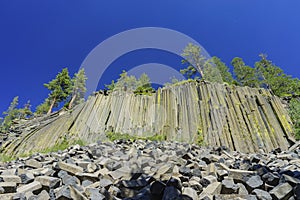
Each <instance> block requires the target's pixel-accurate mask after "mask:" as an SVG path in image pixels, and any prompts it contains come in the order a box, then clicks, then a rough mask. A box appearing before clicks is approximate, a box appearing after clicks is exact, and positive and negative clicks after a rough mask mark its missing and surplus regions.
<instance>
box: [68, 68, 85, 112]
mask: <svg viewBox="0 0 300 200" xmlns="http://www.w3.org/2000/svg"><path fill="white" fill-rule="evenodd" d="M86 80H87V77H86V75H85V71H84V68H81V69H80V70H79V71H78V73H76V74H75V75H74V77H73V78H72V98H71V100H70V102H69V105H68V108H69V109H71V108H72V107H73V105H78V104H79V103H81V102H83V101H84V95H85V93H86Z"/></svg>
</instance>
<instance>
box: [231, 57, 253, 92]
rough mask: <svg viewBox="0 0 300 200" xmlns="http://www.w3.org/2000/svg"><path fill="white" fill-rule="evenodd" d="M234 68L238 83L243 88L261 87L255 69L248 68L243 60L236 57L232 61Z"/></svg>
mask: <svg viewBox="0 0 300 200" xmlns="http://www.w3.org/2000/svg"><path fill="white" fill-rule="evenodd" d="M231 64H232V66H233V67H234V70H233V71H234V73H235V76H236V79H237V82H238V83H239V84H240V85H241V86H249V87H259V82H258V78H257V76H256V73H255V69H254V68H252V67H250V66H247V65H246V64H245V63H244V61H243V59H242V58H239V57H235V58H234V59H233V60H232V61H231Z"/></svg>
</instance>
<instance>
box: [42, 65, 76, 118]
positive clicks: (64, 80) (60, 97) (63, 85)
mask: <svg viewBox="0 0 300 200" xmlns="http://www.w3.org/2000/svg"><path fill="white" fill-rule="evenodd" d="M44 86H45V87H46V88H48V89H49V90H50V91H51V93H50V94H49V97H48V100H49V101H50V102H51V103H50V107H49V110H48V112H47V114H50V113H51V112H52V109H53V108H54V107H57V106H58V104H59V103H60V102H63V101H65V100H67V98H68V97H69V95H70V94H71V92H72V82H71V78H70V76H69V72H68V69H67V68H64V69H63V70H62V72H60V73H58V74H57V75H56V78H55V79H53V80H52V81H50V82H49V83H47V84H44Z"/></svg>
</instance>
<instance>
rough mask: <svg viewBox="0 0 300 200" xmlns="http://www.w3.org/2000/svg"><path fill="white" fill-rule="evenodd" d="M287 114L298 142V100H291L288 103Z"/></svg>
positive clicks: (299, 121)
mask: <svg viewBox="0 0 300 200" xmlns="http://www.w3.org/2000/svg"><path fill="white" fill-rule="evenodd" d="M289 113H290V116H291V120H292V122H293V124H294V130H295V138H296V139H297V140H300V100H299V99H296V98H293V99H292V100H291V102H290V109H289Z"/></svg>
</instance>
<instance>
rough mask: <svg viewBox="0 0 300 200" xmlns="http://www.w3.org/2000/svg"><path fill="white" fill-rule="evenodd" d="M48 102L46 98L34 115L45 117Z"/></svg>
mask: <svg viewBox="0 0 300 200" xmlns="http://www.w3.org/2000/svg"><path fill="white" fill-rule="evenodd" d="M49 108H50V100H49V99H48V98H46V99H45V100H44V102H43V103H42V104H40V105H38V106H37V107H36V111H35V115H45V114H47V112H48V111H49Z"/></svg>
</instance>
